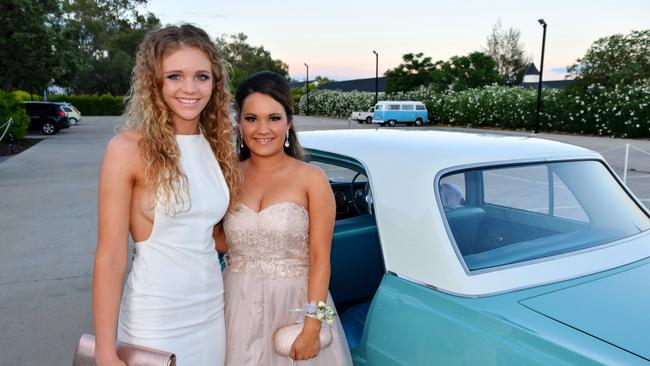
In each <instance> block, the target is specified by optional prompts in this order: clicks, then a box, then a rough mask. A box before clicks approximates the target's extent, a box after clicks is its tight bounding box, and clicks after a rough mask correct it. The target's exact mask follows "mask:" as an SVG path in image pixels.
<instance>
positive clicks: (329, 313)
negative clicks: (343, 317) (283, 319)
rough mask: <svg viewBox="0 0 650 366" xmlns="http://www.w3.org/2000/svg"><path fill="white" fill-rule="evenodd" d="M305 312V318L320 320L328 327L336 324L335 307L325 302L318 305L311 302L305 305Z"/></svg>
mask: <svg viewBox="0 0 650 366" xmlns="http://www.w3.org/2000/svg"><path fill="white" fill-rule="evenodd" d="M303 310H304V312H305V316H308V317H310V318H314V319H316V320H320V321H321V322H324V323H325V324H327V325H333V324H334V317H335V316H336V313H335V312H334V307H333V306H332V305H331V304H326V303H325V302H324V301H319V302H318V303H316V302H310V303H308V304H305V308H304V309H303Z"/></svg>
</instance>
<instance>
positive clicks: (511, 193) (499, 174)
mask: <svg viewBox="0 0 650 366" xmlns="http://www.w3.org/2000/svg"><path fill="white" fill-rule="evenodd" d="M438 196H439V200H440V203H441V205H442V207H443V211H444V214H445V218H446V221H447V226H448V228H449V232H450V234H451V237H452V238H453V243H454V244H455V245H456V248H457V249H458V252H459V253H460V255H461V256H462V258H463V260H464V262H465V264H466V266H467V268H468V269H469V270H470V271H474V270H482V269H488V268H494V267H499V266H503V265H511V264H516V263H520V262H524V261H529V260H536V259H540V258H545V257H550V256H554V255H559V254H566V253H570V252H574V251H579V250H584V249H587V248H591V247H595V246H598V245H601V244H604V243H608V242H612V241H615V240H619V239H622V238H625V237H628V236H631V235H634V234H638V233H640V232H642V231H645V230H648V229H649V228H650V220H649V219H648V216H647V215H646V213H645V212H644V211H643V210H642V209H641V208H639V207H638V206H637V204H636V203H635V202H634V201H633V200H632V199H631V198H630V197H629V196H628V194H627V193H626V192H625V191H624V190H623V189H622V187H621V186H620V185H619V183H618V182H617V181H616V179H615V178H614V177H613V176H612V174H611V173H610V171H609V170H608V169H607V168H606V167H605V166H604V165H603V164H602V163H600V162H598V161H593V160H589V161H571V162H555V163H544V164H527V165H515V166H505V167H503V166H502V167H497V168H493V167H487V168H475V169H469V170H463V171H457V172H451V173H447V174H445V175H443V176H442V177H441V178H440V181H439V184H438Z"/></svg>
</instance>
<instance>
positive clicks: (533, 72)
mask: <svg viewBox="0 0 650 366" xmlns="http://www.w3.org/2000/svg"><path fill="white" fill-rule="evenodd" d="M524 75H539V70H537V67H536V66H535V64H534V63H531V64H530V66H528V70H526V73H525V74H524Z"/></svg>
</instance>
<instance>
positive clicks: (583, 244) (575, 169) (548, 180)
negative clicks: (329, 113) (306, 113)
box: [299, 129, 650, 366]
mask: <svg viewBox="0 0 650 366" xmlns="http://www.w3.org/2000/svg"><path fill="white" fill-rule="evenodd" d="M299 137H300V140H301V142H302V144H303V146H304V147H305V148H306V151H307V152H308V154H309V156H310V161H311V163H313V164H316V165H318V166H320V167H321V168H323V169H324V170H325V172H326V173H327V174H328V175H329V178H330V182H331V185H332V189H333V191H334V197H335V199H336V210H337V216H336V223H335V228H334V236H333V240H332V252H331V265H332V268H331V281H330V292H331V294H332V298H333V300H334V302H335V305H336V307H337V311H338V314H339V316H340V318H341V321H342V324H343V328H344V330H345V334H346V337H347V339H348V344H349V346H350V348H351V352H352V356H353V361H354V364H355V365H357V366H360V365H372V366H384V365H409V366H418V365H512V364H516V365H650V343H649V342H648V341H647V339H646V338H645V336H644V334H647V333H648V331H649V330H650V315H649V314H650V311H649V306H648V305H649V304H650V287H649V285H648V284H649V283H650V281H649V280H648V279H649V278H650V230H649V229H650V218H649V213H648V211H647V210H646V209H645V208H644V206H643V205H642V204H641V203H640V202H639V200H638V199H636V198H635V196H634V195H633V194H632V193H631V192H630V191H629V190H628V189H627V188H626V187H625V186H624V185H623V184H622V182H621V181H620V180H619V179H618V177H617V176H616V174H615V173H614V172H613V171H612V169H611V168H610V167H609V165H608V164H607V163H606V162H605V161H604V160H603V158H602V157H601V156H600V155H599V154H598V153H595V152H593V151H590V150H587V149H584V148H580V147H576V146H572V145H568V144H563V143H559V142H554V141H547V140H542V139H537V138H527V137H505V136H490V135H486V134H468V133H458V132H440V131H428V130H416V131H414V130H411V131H405V130H397V131H393V130H386V129H379V130H338V131H317V132H303V133H301V134H300V136H299ZM398 151H399V153H396V152H398Z"/></svg>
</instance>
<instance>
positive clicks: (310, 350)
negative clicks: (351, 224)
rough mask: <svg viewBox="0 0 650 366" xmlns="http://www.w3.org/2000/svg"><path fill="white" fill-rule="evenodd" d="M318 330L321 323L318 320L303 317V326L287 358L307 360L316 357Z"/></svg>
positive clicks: (318, 344)
mask: <svg viewBox="0 0 650 366" xmlns="http://www.w3.org/2000/svg"><path fill="white" fill-rule="evenodd" d="M320 328H321V322H320V321H319V320H316V319H313V318H309V317H305V325H304V326H303V328H302V332H300V334H298V337H296V340H295V341H294V342H293V345H292V346H291V352H289V358H291V359H292V360H308V359H310V358H312V357H316V356H317V355H318V353H319V352H320Z"/></svg>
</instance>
